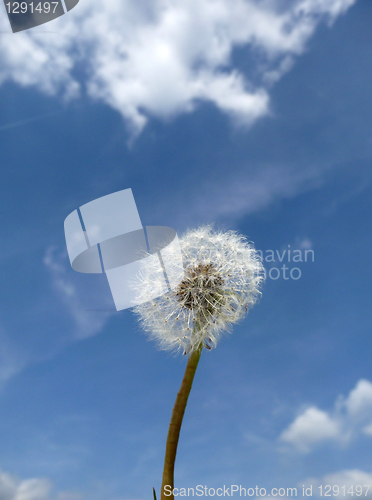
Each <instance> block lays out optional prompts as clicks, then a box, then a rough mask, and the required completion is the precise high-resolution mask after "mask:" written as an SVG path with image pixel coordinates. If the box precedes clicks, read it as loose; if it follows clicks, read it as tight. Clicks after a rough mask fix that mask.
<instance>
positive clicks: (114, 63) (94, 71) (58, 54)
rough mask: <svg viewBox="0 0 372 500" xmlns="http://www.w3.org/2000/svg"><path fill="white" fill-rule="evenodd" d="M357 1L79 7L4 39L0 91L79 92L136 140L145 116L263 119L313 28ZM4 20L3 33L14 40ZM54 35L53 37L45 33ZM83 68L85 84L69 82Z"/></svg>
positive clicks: (163, 1) (118, 1) (132, 1)
mask: <svg viewBox="0 0 372 500" xmlns="http://www.w3.org/2000/svg"><path fill="white" fill-rule="evenodd" d="M354 3H355V0H291V1H289V2H287V3H286V6H285V7H283V6H282V8H281V9H280V10H279V5H278V2H275V1H273V0H262V1H256V0H181V1H180V0H155V1H154V2H149V1H143V2H137V1H136V0H111V1H110V2H102V1H101V0H90V1H89V2H83V1H81V2H80V3H79V4H78V5H77V6H76V7H75V8H74V9H73V10H72V11H70V12H69V13H68V14H66V15H65V16H62V17H60V18H58V19H56V20H54V21H52V22H50V23H48V25H47V27H46V26H45V25H44V26H41V27H37V28H33V29H31V30H27V31H25V32H21V33H18V34H15V35H11V34H9V35H6V34H5V35H4V34H3V35H1V36H0V54H1V56H0V57H1V70H0V83H1V82H4V81H6V80H13V81H15V82H17V83H18V84H20V85H21V86H35V87H36V88H38V89H39V90H40V91H42V92H45V93H47V94H55V93H57V92H63V94H64V95H65V97H66V98H71V97H74V96H77V95H78V93H79V91H80V90H81V88H82V87H83V88H85V89H86V91H87V92H88V94H89V95H90V96H91V97H93V98H96V99H100V100H102V101H103V102H105V103H107V104H109V105H110V106H112V107H113V108H114V109H116V110H118V111H119V112H120V113H121V114H122V115H123V116H124V117H125V118H126V119H127V121H128V124H129V125H130V126H131V129H132V132H133V133H138V132H140V131H141V130H142V128H143V127H144V125H145V124H146V121H147V117H148V116H149V115H154V116H157V117H161V118H167V117H171V116H173V115H175V114H178V113H182V112H190V111H192V110H193V109H194V108H195V106H196V105H197V101H198V100H205V101H210V102H212V103H214V104H215V105H216V106H217V107H218V108H219V109H221V110H222V111H223V112H225V113H227V114H229V115H231V116H233V117H234V118H235V119H236V120H237V121H238V122H241V123H247V124H249V123H252V122H253V121H254V120H256V119H257V118H259V117H260V116H263V115H265V114H267V113H268V112H269V87H270V85H271V84H272V83H274V82H275V81H276V80H278V79H279V78H280V77H281V75H282V74H283V73H284V72H286V71H288V70H289V69H290V67H291V66H292V64H293V60H294V59H293V56H296V55H299V54H301V53H302V52H303V50H304V49H305V45H306V42H307V41H308V39H309V38H310V37H311V35H312V34H313V32H314V30H315V29H316V27H317V25H318V24H319V22H321V21H322V20H328V21H329V23H330V24H331V23H332V22H333V21H334V20H335V19H336V18H337V17H338V16H339V15H340V14H342V13H344V12H346V10H347V9H348V8H349V7H350V6H351V5H353V4H354ZM7 23H8V20H7V19H6V17H5V16H3V18H1V19H0V30H1V31H3V32H4V31H6V30H8V31H10V28H9V25H8V24H7ZM47 30H53V31H55V32H56V33H49V34H47V33H41V32H42V31H44V32H45V31H47ZM237 47H240V48H241V47H246V48H247V50H252V51H254V53H255V55H258V54H260V57H259V62H257V67H256V68H254V72H255V74H256V75H257V74H259V75H260V76H261V78H262V83H261V84H259V83H258V84H256V86H254V85H253V84H252V82H250V80H249V75H243V74H242V73H241V72H240V71H239V69H238V68H237V67H234V66H233V64H232V60H231V55H232V52H233V50H234V49H235V48H237ZM78 65H79V68H80V69H82V72H83V73H84V76H83V77H82V80H81V81H78V79H77V78H76V76H75V74H74V70H75V68H76V67H77V66H78Z"/></svg>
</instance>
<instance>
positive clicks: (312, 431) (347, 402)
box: [280, 379, 372, 453]
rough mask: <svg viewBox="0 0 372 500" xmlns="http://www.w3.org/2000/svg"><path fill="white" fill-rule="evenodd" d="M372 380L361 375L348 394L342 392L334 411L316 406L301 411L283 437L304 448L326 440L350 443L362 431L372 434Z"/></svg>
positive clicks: (298, 448) (303, 450)
mask: <svg viewBox="0 0 372 500" xmlns="http://www.w3.org/2000/svg"><path fill="white" fill-rule="evenodd" d="M371 429H372V383H371V382H370V381H369V380H365V379H361V380H359V381H358V383H357V384H356V386H355V388H354V389H353V390H351V391H350V393H349V395H348V396H347V397H346V398H345V397H344V396H342V395H340V396H339V397H338V398H337V399H336V401H335V403H334V407H333V409H332V410H331V411H325V410H321V409H319V408H317V407H316V406H311V407H308V408H306V409H304V410H302V411H301V412H300V414H299V415H298V416H297V417H296V418H295V420H294V421H293V422H292V423H291V424H290V425H289V427H288V428H287V429H285V430H284V431H283V432H282V433H281V435H280V440H281V441H282V442H284V443H287V444H289V445H291V446H292V447H294V448H296V449H297V450H298V451H300V452H305V453H307V452H310V451H311V450H312V449H314V448H315V447H316V446H318V445H319V444H322V443H324V442H327V441H328V442H330V441H333V442H336V443H339V444H343V445H347V444H349V443H351V442H352V441H353V440H354V439H356V438H357V437H358V436H360V435H364V436H368V437H372V432H371Z"/></svg>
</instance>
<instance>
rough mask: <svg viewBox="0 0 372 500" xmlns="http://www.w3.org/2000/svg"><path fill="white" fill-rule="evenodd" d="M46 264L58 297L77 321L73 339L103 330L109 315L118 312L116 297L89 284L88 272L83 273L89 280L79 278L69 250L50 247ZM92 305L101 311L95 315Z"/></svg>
mask: <svg viewBox="0 0 372 500" xmlns="http://www.w3.org/2000/svg"><path fill="white" fill-rule="evenodd" d="M44 265H45V266H46V268H47V270H48V271H49V273H50V276H51V280H52V288H53V290H54V292H55V294H56V297H57V298H58V300H59V301H60V303H61V304H62V305H63V307H65V309H66V312H67V314H68V315H69V316H70V317H71V319H72V320H73V322H74V325H75V327H74V339H75V340H78V339H83V338H87V337H91V336H93V335H96V334H97V333H98V332H100V331H101V330H102V328H103V327H104V325H105V324H106V322H107V320H108V319H109V317H110V316H111V315H112V314H114V313H115V312H116V309H115V306H114V302H113V300H112V299H110V297H109V296H108V295H107V294H106V295H105V293H104V289H103V288H102V287H99V286H95V287H90V286H89V284H90V281H89V275H83V276H84V278H86V283H84V280H79V277H80V276H79V274H78V273H75V271H72V270H71V268H70V263H69V261H68V257H67V251H66V250H63V251H57V249H56V248H54V247H49V248H48V249H47V250H46V253H45V256H44ZM102 276H103V275H102ZM101 284H102V283H101ZM107 287H108V285H107ZM92 306H93V308H95V309H100V311H96V313H100V314H94V311H92Z"/></svg>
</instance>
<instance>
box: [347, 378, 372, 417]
mask: <svg viewBox="0 0 372 500" xmlns="http://www.w3.org/2000/svg"><path fill="white" fill-rule="evenodd" d="M344 404H345V406H346V409H347V411H348V412H349V413H350V415H353V416H355V417H359V416H361V417H363V415H365V414H369V415H370V416H371V417H372V384H371V382H369V381H368V380H364V379H362V380H359V382H358V383H357V385H356V387H355V389H353V390H352V391H351V392H350V394H349V396H348V398H347V399H346V400H345V402H344Z"/></svg>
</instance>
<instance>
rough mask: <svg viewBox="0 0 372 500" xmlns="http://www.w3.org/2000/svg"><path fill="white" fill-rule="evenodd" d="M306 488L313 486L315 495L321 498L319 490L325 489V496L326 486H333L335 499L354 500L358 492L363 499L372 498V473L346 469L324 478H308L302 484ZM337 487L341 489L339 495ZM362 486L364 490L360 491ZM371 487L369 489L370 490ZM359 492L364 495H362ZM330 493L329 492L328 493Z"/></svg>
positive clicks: (332, 493)
mask: <svg viewBox="0 0 372 500" xmlns="http://www.w3.org/2000/svg"><path fill="white" fill-rule="evenodd" d="M302 485H304V486H305V488H308V487H309V486H310V485H312V486H313V495H314V496H320V495H319V492H320V489H318V487H319V486H322V487H323V494H324V493H325V485H331V486H332V488H333V487H335V489H332V490H331V492H330V493H331V495H332V496H333V497H337V496H340V497H342V498H353V497H355V494H356V492H358V495H357V496H363V498H372V487H371V485H372V472H365V471H362V470H359V469H346V470H341V471H338V472H334V473H332V474H326V475H324V476H323V477H322V478H320V479H318V478H308V479H306V480H305V481H303V482H301V487H302ZM299 486H300V484H299ZM337 486H338V487H339V491H340V493H339V495H335V494H334V493H337ZM356 486H358V490H356ZM360 486H361V487H362V489H360ZM368 486H369V488H368ZM359 492H361V493H362V494H361V495H360V494H359ZM328 493H329V492H328Z"/></svg>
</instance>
